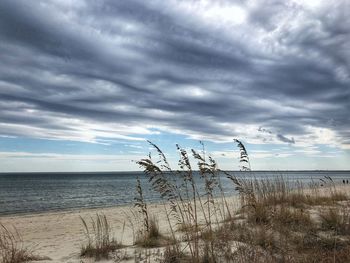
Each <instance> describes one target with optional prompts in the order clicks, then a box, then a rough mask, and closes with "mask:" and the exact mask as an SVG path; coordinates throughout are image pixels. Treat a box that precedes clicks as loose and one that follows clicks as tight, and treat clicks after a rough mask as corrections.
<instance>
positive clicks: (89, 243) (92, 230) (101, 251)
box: [80, 214, 122, 260]
mask: <svg viewBox="0 0 350 263" xmlns="http://www.w3.org/2000/svg"><path fill="white" fill-rule="evenodd" d="M80 219H81V222H82V224H83V226H84V233H85V237H86V243H85V244H84V245H83V246H82V247H81V250H80V256H81V257H91V258H94V259H95V260H100V259H108V258H109V257H110V254H111V252H114V251H116V250H117V249H119V248H121V247H122V245H121V243H119V242H117V241H116V240H115V239H114V237H113V234H112V229H111V226H110V224H109V222H108V220H107V217H106V215H104V214H96V217H95V218H90V223H89V222H88V221H87V220H85V219H84V218H82V217H81V218H80Z"/></svg>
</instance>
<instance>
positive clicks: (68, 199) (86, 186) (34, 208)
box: [0, 171, 350, 215]
mask: <svg viewBox="0 0 350 263" xmlns="http://www.w3.org/2000/svg"><path fill="white" fill-rule="evenodd" d="M235 175H236V176H242V175H244V176H246V177H247V176H254V177H257V178H261V177H262V178H267V177H276V176H280V175H282V176H283V177H284V178H285V179H287V180H290V181H296V180H299V181H303V182H305V183H307V182H310V181H311V180H315V181H319V179H320V178H323V177H324V176H330V177H332V178H333V180H334V181H336V182H342V180H343V179H345V180H346V179H348V180H349V181H350V171H298V172H295V171H293V172H290V171H288V172H266V171H264V172H250V173H247V172H235ZM195 176H196V177H199V175H198V174H196V175H195ZM137 177H139V178H140V180H141V184H142V186H143V191H144V196H145V199H146V200H147V201H149V202H156V201H159V195H158V194H156V193H154V192H153V191H150V190H149V188H150V184H149V182H148V178H147V177H146V176H145V175H144V174H143V173H141V172H116V173H103V172H98V173H11V174H10V173H9V174H5V173H2V174H0V215H9V214H20V213H37V212H46V211H62V210H71V209H80V208H96V207H110V206H117V205H125V204H131V203H133V199H134V196H135V186H136V178H137ZM198 182H199V183H198V186H199V188H202V189H203V183H201V180H198ZM221 182H222V185H223V187H224V191H225V193H226V194H227V195H234V194H236V193H235V191H234V189H233V185H232V183H231V181H230V180H229V179H227V178H226V177H225V176H222V179H221Z"/></svg>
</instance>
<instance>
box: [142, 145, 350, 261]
mask: <svg viewBox="0 0 350 263" xmlns="http://www.w3.org/2000/svg"><path fill="white" fill-rule="evenodd" d="M234 142H235V143H236V145H237V147H238V150H239V163H240V170H241V172H240V174H236V173H235V172H227V171H223V170H221V169H219V167H218V164H217V163H216V161H215V160H214V159H213V158H212V157H211V156H210V154H208V153H207V152H206V151H205V147H204V144H203V143H201V146H202V150H199V151H198V150H194V149H191V151H190V152H191V158H193V160H195V161H196V162H197V166H196V168H198V172H197V171H194V168H193V166H192V165H191V162H190V156H189V154H188V151H187V150H186V149H183V148H181V147H180V146H179V145H176V147H177V150H178V152H179V156H180V157H179V161H178V168H177V169H176V170H172V169H171V168H170V165H169V163H168V161H167V159H166V157H165V154H164V153H163V152H162V151H161V150H160V148H159V147H158V146H156V145H154V144H153V143H151V142H150V144H151V146H153V148H154V149H155V150H156V152H157V155H158V157H159V158H158V160H156V161H155V160H154V159H153V158H152V157H151V155H149V157H148V158H145V159H142V160H140V161H139V162H138V164H139V165H140V167H142V168H143V169H144V171H145V173H146V175H147V176H148V179H149V181H150V182H151V187H152V189H153V190H155V191H156V192H158V193H159V194H160V196H161V197H162V199H163V206H164V209H165V211H166V215H167V220H168V224H169V226H170V229H171V233H172V236H173V242H174V243H172V244H167V246H166V247H165V252H166V253H164V254H163V257H162V259H161V260H160V262H185V261H186V260H187V259H188V262H198V263H199V262H276V263H277V262H288V263H296V262H300V263H304V262H350V261H349V259H350V256H349V255H348V254H347V252H350V234H349V202H348V200H349V196H348V195H347V194H346V193H344V192H342V191H339V190H338V187H337V184H336V182H334V180H333V179H332V178H331V177H328V176H327V177H325V178H321V179H322V180H319V182H316V181H312V182H311V183H309V184H307V185H305V184H304V183H302V182H301V181H293V182H291V181H290V180H288V179H286V178H284V177H283V176H282V175H278V176H272V177H271V176H265V177H258V178H257V177H255V176H253V175H254V174H253V173H251V165H250V160H249V156H248V152H247V149H246V147H245V145H244V144H243V143H242V142H241V141H239V140H234ZM222 175H225V176H226V177H228V178H229V179H230V180H231V182H232V183H233V189H234V190H235V191H236V192H237V193H238V195H239V199H240V202H241V206H240V209H239V210H238V211H233V210H231V209H229V205H228V204H227V203H228V202H227V199H226V196H225V193H224V191H223V188H222V186H221V181H220V177H221V176H222ZM198 181H201V183H202V184H203V185H204V192H203V191H202V192H200V191H199V189H198V184H197V183H198ZM138 184H139V182H138ZM141 196H142V195H141ZM142 200H143V198H142ZM137 201H139V204H138V207H139V208H140V209H141V210H140V211H141V213H143V214H144V218H147V217H149V216H146V214H148V212H147V213H145V212H142V209H143V210H146V211H147V206H146V205H145V204H143V202H141V201H140V200H137ZM320 206H321V207H322V208H321V209H319V210H317V211H316V212H315V207H320ZM325 207H329V209H325ZM168 209H169V210H168ZM148 220H149V219H148ZM148 225H149V223H148ZM173 229H179V230H181V233H183V236H182V237H180V238H176V237H175V236H174V231H173ZM185 251H188V252H189V253H186V252H185ZM186 254H187V257H186Z"/></svg>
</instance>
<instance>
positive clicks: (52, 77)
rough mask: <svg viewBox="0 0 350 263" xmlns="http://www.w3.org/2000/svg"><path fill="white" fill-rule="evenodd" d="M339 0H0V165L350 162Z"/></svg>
mask: <svg viewBox="0 0 350 263" xmlns="http://www.w3.org/2000/svg"><path fill="white" fill-rule="evenodd" d="M349 25H350V1H348V0H335V1H331V0H324V1H322V0H319V1H317V0H308V1H304V0H255V1H254V0H236V1H234V0H233V1H225V0H222V1H219V0H211V1H204V0H197V1H192V0H186V1H182V0H167V1H164V0H147V1H144V0H140V1H135V0H128V1H122V0H103V1H92V0H91V1H88V0H45V1H41V0H37V1H24V0H23V1H20V0H1V1H0V172H45V171H125V170H131V171H134V170H139V167H138V166H137V164H136V163H135V161H137V160H139V159H141V158H144V157H146V156H147V155H148V153H149V152H150V151H152V149H151V147H150V145H149V144H148V143H147V142H146V140H151V141H152V142H154V143H155V144H157V145H158V146H159V147H160V148H161V149H163V151H164V152H165V153H166V155H167V156H168V158H169V160H170V162H171V164H172V165H173V168H175V167H176V164H177V160H178V157H179V153H178V152H177V151H176V146H175V145H176V144H179V145H180V146H181V147H183V148H184V149H188V150H189V149H191V148H194V149H197V150H198V149H201V144H200V143H199V141H203V142H204V145H205V151H206V152H208V154H211V155H212V156H213V157H214V158H215V159H216V160H217V162H218V164H219V167H220V168H222V169H228V170H236V169H239V163H238V148H237V147H236V145H235V144H234V142H233V139H235V138H237V139H239V140H241V141H242V142H243V143H244V144H245V145H246V148H247V150H248V154H249V156H250V161H251V167H252V169H253V170H304V169H305V170H308V169H329V170H334V169H340V170H342V169H350V114H349V113H350V26H349Z"/></svg>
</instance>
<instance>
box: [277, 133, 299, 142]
mask: <svg viewBox="0 0 350 263" xmlns="http://www.w3.org/2000/svg"><path fill="white" fill-rule="evenodd" d="M276 137H277V139H279V140H280V141H281V142H286V143H291V144H295V140H294V138H291V139H289V138H287V137H286V136H284V135H282V134H277V135H276Z"/></svg>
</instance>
